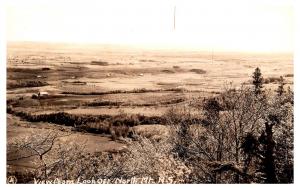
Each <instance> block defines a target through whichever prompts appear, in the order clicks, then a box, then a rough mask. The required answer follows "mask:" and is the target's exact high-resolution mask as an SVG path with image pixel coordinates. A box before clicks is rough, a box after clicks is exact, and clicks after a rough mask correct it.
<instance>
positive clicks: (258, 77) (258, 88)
mask: <svg viewBox="0 0 300 190" xmlns="http://www.w3.org/2000/svg"><path fill="white" fill-rule="evenodd" d="M252 78H253V81H252V84H253V85H254V92H255V94H256V95H258V94H261V92H262V88H263V77H262V74H261V71H260V69H259V68H258V67H257V68H256V69H255V71H254V73H253V75H252Z"/></svg>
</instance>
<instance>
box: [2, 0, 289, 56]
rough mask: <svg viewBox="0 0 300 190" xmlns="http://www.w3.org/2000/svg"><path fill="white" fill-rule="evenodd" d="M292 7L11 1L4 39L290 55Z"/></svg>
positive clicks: (275, 1) (244, 0)
mask: <svg viewBox="0 0 300 190" xmlns="http://www.w3.org/2000/svg"><path fill="white" fill-rule="evenodd" d="M292 3H293V2H292V0H77V1H75V0H26V1H22V0H20V1H18V0H9V1H6V37H7V40H8V41H38V42H39V41H42V42H71V43H72V42H74V43H99V44H122V45H135V46H143V47H153V48H179V49H180V48H184V49H199V50H212V49H213V50H215V51H250V52H251V51H254V52H292V51H293V41H294V33H293V24H294V20H293V4H292ZM175 6H176V28H175V29H174V7H175Z"/></svg>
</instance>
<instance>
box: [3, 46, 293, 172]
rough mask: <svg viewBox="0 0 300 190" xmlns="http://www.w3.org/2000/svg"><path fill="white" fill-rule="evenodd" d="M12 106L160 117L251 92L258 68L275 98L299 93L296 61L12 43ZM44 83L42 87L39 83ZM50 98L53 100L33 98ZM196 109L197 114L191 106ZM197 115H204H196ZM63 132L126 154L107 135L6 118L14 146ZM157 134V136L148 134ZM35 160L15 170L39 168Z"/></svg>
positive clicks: (144, 129) (140, 130) (144, 130)
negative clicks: (282, 87)
mask: <svg viewBox="0 0 300 190" xmlns="http://www.w3.org/2000/svg"><path fill="white" fill-rule="evenodd" d="M7 54H8V59H7V102H8V105H10V106H12V108H13V110H15V111H22V112H26V113H30V114H33V115H34V114H35V115H41V114H50V113H57V112H65V113H69V114H71V115H85V116H90V115H93V116H101V115H110V116H115V115H118V114H120V113H125V114H127V115H136V114H140V115H145V116H147V117H156V116H157V117H161V116H162V115H164V114H165V113H166V112H167V111H168V110H169V109H171V108H174V107H176V108H183V109H184V108H185V107H186V106H190V105H191V104H193V105H194V100H201V99H202V98H204V97H208V96H214V95H217V94H219V93H220V92H222V91H223V90H224V88H226V87H227V86H230V85H231V86H236V87H239V86H240V85H241V84H244V85H251V75H252V73H253V71H254V69H255V68H256V67H259V68H260V69H261V71H262V73H263V76H264V78H265V79H267V80H268V81H269V82H268V84H264V86H265V87H266V88H270V89H272V90H274V89H276V88H277V86H278V79H279V77H280V76H283V77H284V80H285V83H286V86H290V87H291V88H293V57H292V55H289V54H253V53H252V54H251V53H247V54H246V53H216V52H215V53H214V56H213V57H212V55H211V54H210V53H208V52H188V51H171V50H169V51H166V50H164V51H151V50H140V49H134V48H125V47H116V46H107V45H106V46H96V45H91V46H83V45H70V44H69V45H62V44H41V43H40V44H37V43H9V44H8V52H7ZM37 81H40V82H37ZM38 92H47V93H48V94H49V96H47V97H41V98H35V99H34V98H32V95H33V94H38ZM192 107H193V106H192ZM192 111H193V112H197V110H196V108H193V110H192ZM134 129H135V131H136V133H137V134H142V135H144V136H148V137H149V136H155V138H158V136H163V135H166V134H167V129H166V126H164V125H161V124H155V125H154V124H152V125H137V126H135V127H134ZM47 130H57V131H61V132H62V133H68V134H69V133H71V135H69V136H67V137H63V138H60V141H61V142H64V143H72V142H76V141H78V140H80V141H82V142H86V143H87V145H88V146H86V147H87V149H86V151H88V152H91V153H94V152H103V151H118V150H122V149H123V148H125V147H126V144H125V143H124V142H122V141H120V140H117V141H112V139H111V137H110V135H108V134H93V133H84V132H80V131H74V130H72V127H66V126H64V125H56V124H52V123H48V122H29V121H25V120H23V119H21V118H20V117H18V116H16V115H14V114H7V140H8V141H13V139H15V138H18V137H21V136H23V135H26V134H28V135H30V134H31V133H39V131H47ZM149 131H150V132H149ZM30 162H31V160H30V159H28V160H21V161H18V162H10V163H9V164H10V165H11V166H14V165H16V166H19V167H21V166H24V167H32V165H30Z"/></svg>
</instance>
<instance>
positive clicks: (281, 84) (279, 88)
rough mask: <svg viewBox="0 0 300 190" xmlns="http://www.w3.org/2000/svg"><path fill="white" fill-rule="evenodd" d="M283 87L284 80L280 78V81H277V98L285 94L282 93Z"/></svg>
mask: <svg viewBox="0 0 300 190" xmlns="http://www.w3.org/2000/svg"><path fill="white" fill-rule="evenodd" d="M284 85H285V82H284V79H283V77H282V76H280V80H279V86H278V88H277V90H276V92H277V94H278V96H282V94H283V93H284V92H285V91H284Z"/></svg>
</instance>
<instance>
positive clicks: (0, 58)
mask: <svg viewBox="0 0 300 190" xmlns="http://www.w3.org/2000/svg"><path fill="white" fill-rule="evenodd" d="M8 1H9V0H8ZM25 1H26V0H25ZM275 1H276V0H275ZM70 3H71V2H70ZM299 4H300V3H299V1H297V0H294V6H295V9H294V14H295V15H294V23H295V28H294V39H295V51H294V92H295V108H294V110H295V112H294V114H295V125H294V126H295V127H294V132H295V138H294V139H295V144H294V145H295V156H294V169H295V173H294V178H295V182H294V184H291V185H257V184H255V185H206V184H200V185H89V186H84V185H56V186H55V187H57V188H67V189H84V188H87V187H88V188H95V189H102V188H103V189H118V190H120V189H122V190H123V189H139V190H141V189H144V188H146V189H152V188H172V189H182V188H189V189H190V188H192V189H196V188H197V189H211V188H221V189H230V190H232V189H241V188H243V189H251V190H253V188H255V189H256V188H259V189H260V188H261V189H263V188H268V189H269V188H272V189H273V188H280V189H282V188H296V186H297V185H299V182H300V179H299V178H300V173H299V171H300V170H299V159H300V157H299V142H300V140H298V139H297V137H299V129H298V126H299V124H300V123H299V116H298V115H299V113H300V112H299V98H300V97H299V96H300V93H299V91H298V90H299V84H300V82H298V81H299V80H300V79H299V77H300V76H298V75H299V74H300V73H299V69H300V65H298V64H300V51H299V50H300V46H299V45H300V38H299V35H297V34H300V29H299V22H300V20H299V18H300V7H299ZM5 7H6V6H5V2H4V0H0V64H1V67H0V69H1V71H0V85H1V86H0V87H1V98H0V108H1V113H0V121H1V124H2V125H1V130H2V131H1V133H0V140H1V141H2V142H1V143H0V146H1V147H0V151H1V156H0V164H1V172H0V174H1V175H0V183H1V186H2V187H1V189H8V188H11V189H19V188H24V187H25V188H28V189H39V190H40V188H45V189H51V190H52V189H53V187H54V186H49V185H7V184H6V180H5V179H6V37H5V33H6V19H5Z"/></svg>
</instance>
